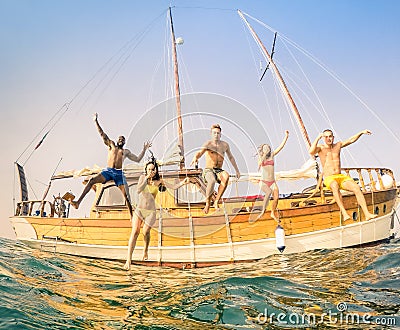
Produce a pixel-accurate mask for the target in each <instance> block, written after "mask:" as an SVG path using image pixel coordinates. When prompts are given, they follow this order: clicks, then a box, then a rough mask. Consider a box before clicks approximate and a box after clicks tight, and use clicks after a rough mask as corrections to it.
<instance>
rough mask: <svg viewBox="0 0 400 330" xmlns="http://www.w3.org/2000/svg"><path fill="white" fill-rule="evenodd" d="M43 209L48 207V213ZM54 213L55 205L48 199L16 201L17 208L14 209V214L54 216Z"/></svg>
mask: <svg viewBox="0 0 400 330" xmlns="http://www.w3.org/2000/svg"><path fill="white" fill-rule="evenodd" d="M46 206H47V207H46ZM45 209H49V210H50V213H49V214H48V213H47V212H46V211H45ZM54 214H55V207H54V204H53V203H52V202H50V201H40V200H31V201H22V202H19V203H17V208H16V210H15V215H16V216H38V217H54Z"/></svg>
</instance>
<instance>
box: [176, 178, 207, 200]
mask: <svg viewBox="0 0 400 330" xmlns="http://www.w3.org/2000/svg"><path fill="white" fill-rule="evenodd" d="M175 197H176V200H177V204H187V203H189V202H190V203H203V202H205V201H206V197H205V196H204V195H203V194H202V193H201V191H200V189H199V187H198V186H197V185H195V184H193V183H188V184H187V185H184V186H182V187H180V188H178V189H176V193H175Z"/></svg>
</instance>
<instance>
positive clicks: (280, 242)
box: [275, 225, 286, 253]
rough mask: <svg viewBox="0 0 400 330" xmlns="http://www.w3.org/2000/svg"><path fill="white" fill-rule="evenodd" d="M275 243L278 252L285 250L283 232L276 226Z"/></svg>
mask: <svg viewBox="0 0 400 330" xmlns="http://www.w3.org/2000/svg"><path fill="white" fill-rule="evenodd" d="M275 241H276V248H277V249H278V251H279V252H281V253H282V252H283V250H285V247H286V246H285V230H284V229H283V228H282V227H281V225H278V226H277V227H276V229H275Z"/></svg>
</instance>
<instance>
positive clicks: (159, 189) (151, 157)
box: [144, 149, 167, 192]
mask: <svg viewBox="0 0 400 330" xmlns="http://www.w3.org/2000/svg"><path fill="white" fill-rule="evenodd" d="M149 152H150V154H151V156H150V160H149V161H148V162H147V163H146V165H145V166H144V172H145V173H147V166H148V165H150V164H153V166H154V169H155V170H156V174H155V175H154V178H153V179H154V180H156V181H159V180H160V179H161V177H160V173H159V172H158V164H157V160H156V158H155V157H154V155H153V152H152V151H151V150H150V149H149ZM166 189H167V188H166V187H165V186H164V185H163V184H162V183H160V184H159V185H158V191H160V192H163V191H165V190H166Z"/></svg>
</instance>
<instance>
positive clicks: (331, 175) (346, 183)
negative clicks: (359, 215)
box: [309, 129, 377, 220]
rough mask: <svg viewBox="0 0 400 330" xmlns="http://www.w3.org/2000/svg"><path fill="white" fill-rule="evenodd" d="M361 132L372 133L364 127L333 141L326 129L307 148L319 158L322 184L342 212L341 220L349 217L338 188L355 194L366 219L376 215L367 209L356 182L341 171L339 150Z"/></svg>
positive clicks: (312, 154) (330, 133) (361, 133)
mask: <svg viewBox="0 0 400 330" xmlns="http://www.w3.org/2000/svg"><path fill="white" fill-rule="evenodd" d="M363 134H367V135H370V134H372V133H371V131H369V130H367V129H366V130H363V131H361V132H359V133H357V134H356V135H354V136H352V137H350V138H349V139H347V140H345V141H339V142H336V143H334V142H333V140H334V136H333V132H332V130H330V129H326V130H324V131H323V132H322V133H320V134H319V135H318V136H317V138H316V139H315V141H314V142H313V143H312V145H311V146H310V149H309V153H310V155H311V156H313V157H314V156H315V155H316V154H318V156H319V158H320V160H321V165H322V171H323V173H322V174H323V175H324V184H325V186H326V187H328V188H329V189H330V190H331V191H332V193H333V196H334V197H335V201H336V203H337V204H338V206H339V208H340V211H341V212H342V216H343V220H348V219H350V216H349V214H348V213H347V211H346V209H345V208H344V205H343V199H342V194H341V193H340V189H343V190H348V191H351V192H353V193H354V194H355V196H356V198H357V202H358V204H359V205H360V206H361V208H362V210H363V212H364V215H365V219H366V220H369V219H372V218H375V217H376V216H377V215H376V214H372V213H370V212H369V211H368V208H367V203H366V201H365V198H364V194H363V193H362V191H361V189H360V187H359V186H358V184H357V183H356V182H355V181H354V180H353V179H352V178H351V177H349V176H348V175H346V174H342V173H341V162H340V151H341V150H342V148H344V147H347V146H348V145H350V144H352V143H354V142H356V141H357V140H358V139H359V138H360V137H361V135H363ZM322 138H323V139H324V141H325V143H324V144H318V141H319V140H320V139H322Z"/></svg>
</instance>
